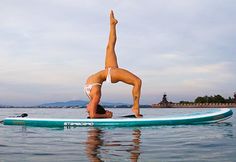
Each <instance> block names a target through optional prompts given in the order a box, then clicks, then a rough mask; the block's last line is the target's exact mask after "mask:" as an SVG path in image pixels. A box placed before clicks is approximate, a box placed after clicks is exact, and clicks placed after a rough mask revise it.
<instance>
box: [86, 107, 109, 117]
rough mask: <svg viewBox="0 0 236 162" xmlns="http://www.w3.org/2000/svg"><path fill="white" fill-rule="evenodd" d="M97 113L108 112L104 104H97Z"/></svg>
mask: <svg viewBox="0 0 236 162" xmlns="http://www.w3.org/2000/svg"><path fill="white" fill-rule="evenodd" d="M96 113H97V114H106V110H105V109H104V107H103V106H101V105H99V104H98V105H97V110H96ZM87 118H88V119H90V117H89V116H88V117H87Z"/></svg>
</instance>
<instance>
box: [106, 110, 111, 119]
mask: <svg viewBox="0 0 236 162" xmlns="http://www.w3.org/2000/svg"><path fill="white" fill-rule="evenodd" d="M105 116H106V118H112V116H113V113H112V112H111V111H109V110H106V114H105Z"/></svg>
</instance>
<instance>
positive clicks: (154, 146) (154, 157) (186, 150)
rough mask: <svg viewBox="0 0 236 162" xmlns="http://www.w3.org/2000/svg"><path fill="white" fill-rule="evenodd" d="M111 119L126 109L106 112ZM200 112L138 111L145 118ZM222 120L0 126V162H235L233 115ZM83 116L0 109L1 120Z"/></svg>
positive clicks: (81, 115) (79, 114) (235, 124)
mask: <svg viewBox="0 0 236 162" xmlns="http://www.w3.org/2000/svg"><path fill="white" fill-rule="evenodd" d="M110 110H111V111H113V113H114V115H115V116H116V117H118V116H120V115H128V114H130V109H110ZM199 110H200V111H201V110H202V109H161V110H160V109H151V108H149V109H142V113H143V115H144V116H145V117H153V116H162V115H165V114H168V115H169V114H181V113H188V112H194V111H199ZM233 111H234V116H233V117H232V118H231V119H228V120H227V121H224V122H221V123H216V124H207V125H206V124H205V125H180V126H155V127H132V128H106V127H102V128H93V127H75V128H70V129H68V128H61V129H59V128H40V127H25V126H4V125H2V124H0V162H8V161H10V162H14V161H16V162H19V161H24V162H31V161H40V162H44V161H45V162H46V161H47V162H49V161H50V162H51V161H52V162H53V161H55V162H60V161H63V162H64V161H119V162H120V161H147V162H152V161H153V162H154V161H155V162H156V161H174V162H175V161H181V162H183V161H188V162H189V161H212V162H215V161H229V162H231V161H232V162H233V161H236V117H235V116H236V111H235V109H233ZM24 112H26V113H28V114H29V116H30V117H44V118H85V117H86V112H85V110H84V109H33V108H31V109H23V108H22V109H15V108H14V109H0V119H1V120H2V119H3V118H4V117H8V116H12V115H17V114H21V113H24Z"/></svg>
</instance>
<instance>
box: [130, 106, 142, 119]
mask: <svg viewBox="0 0 236 162" xmlns="http://www.w3.org/2000/svg"><path fill="white" fill-rule="evenodd" d="M132 112H133V113H134V115H135V117H136V118H142V117H143V115H142V114H140V112H139V108H134V107H133V108H132Z"/></svg>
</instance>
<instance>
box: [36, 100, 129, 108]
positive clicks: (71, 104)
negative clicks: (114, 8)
mask: <svg viewBox="0 0 236 162" xmlns="http://www.w3.org/2000/svg"><path fill="white" fill-rule="evenodd" d="M87 104H88V101H83V100H72V101H65V102H52V103H45V104H41V105H38V106H39V107H85V106H86V105H87ZM101 105H103V106H107V107H116V106H120V105H129V104H125V103H112V102H102V103H101Z"/></svg>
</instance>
